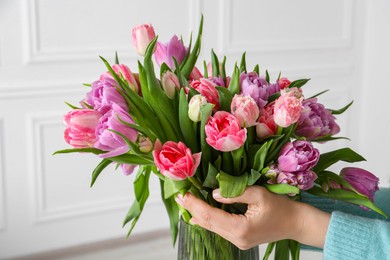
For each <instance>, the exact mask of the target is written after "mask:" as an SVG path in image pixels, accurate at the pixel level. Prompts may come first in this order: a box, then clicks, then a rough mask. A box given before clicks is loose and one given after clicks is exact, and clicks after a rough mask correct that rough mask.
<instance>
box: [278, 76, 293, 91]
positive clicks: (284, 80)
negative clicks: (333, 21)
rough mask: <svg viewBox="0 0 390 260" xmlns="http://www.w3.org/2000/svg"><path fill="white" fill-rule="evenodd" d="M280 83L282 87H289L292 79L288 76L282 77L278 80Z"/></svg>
mask: <svg viewBox="0 0 390 260" xmlns="http://www.w3.org/2000/svg"><path fill="white" fill-rule="evenodd" d="M278 84H279V87H280V89H285V88H288V86H290V84H291V81H289V80H288V79H287V78H280V79H279V80H278Z"/></svg>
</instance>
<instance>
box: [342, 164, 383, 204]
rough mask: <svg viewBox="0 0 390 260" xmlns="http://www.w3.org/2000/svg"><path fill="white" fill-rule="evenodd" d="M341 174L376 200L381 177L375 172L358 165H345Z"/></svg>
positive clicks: (371, 198) (358, 189)
mask: <svg viewBox="0 0 390 260" xmlns="http://www.w3.org/2000/svg"><path fill="white" fill-rule="evenodd" d="M340 176H341V177H342V178H343V179H344V180H346V181H347V182H348V183H349V184H351V186H352V187H353V188H354V189H356V190H357V191H358V192H359V193H361V194H363V195H365V196H367V197H368V198H369V199H370V200H372V201H374V194H375V192H376V191H377V190H378V189H379V187H378V183H379V179H378V177H376V176H375V175H374V174H372V173H371V172H369V171H366V170H364V169H361V168H357V167H345V168H343V169H342V170H341V173H340Z"/></svg>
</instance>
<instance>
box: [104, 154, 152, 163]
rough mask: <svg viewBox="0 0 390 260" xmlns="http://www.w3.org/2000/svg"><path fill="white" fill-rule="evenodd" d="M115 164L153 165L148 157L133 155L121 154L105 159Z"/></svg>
mask: <svg viewBox="0 0 390 260" xmlns="http://www.w3.org/2000/svg"><path fill="white" fill-rule="evenodd" d="M107 159H109V160H111V161H113V162H116V163H124V164H136V165H153V164H154V161H153V159H151V158H150V157H149V156H147V155H145V156H141V155H135V154H121V155H118V156H115V157H110V158H107Z"/></svg>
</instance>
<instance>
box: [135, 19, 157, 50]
mask: <svg viewBox="0 0 390 260" xmlns="http://www.w3.org/2000/svg"><path fill="white" fill-rule="evenodd" d="M131 36H132V40H133V45H134V48H135V50H136V51H137V53H138V54H139V55H141V56H145V52H146V48H147V47H148V45H149V43H150V42H151V41H152V40H153V39H154V38H155V37H156V34H155V32H154V28H153V26H152V25H151V24H142V25H137V26H135V27H134V28H133V30H132V34H131Z"/></svg>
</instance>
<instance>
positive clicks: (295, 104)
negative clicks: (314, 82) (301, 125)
mask: <svg viewBox="0 0 390 260" xmlns="http://www.w3.org/2000/svg"><path fill="white" fill-rule="evenodd" d="M302 101H303V96H302V93H301V92H300V90H299V89H298V88H291V89H283V90H282V91H281V96H280V97H279V98H278V99H277V100H276V102H275V107H274V120H275V123H276V124H277V125H279V126H281V127H288V126H290V125H291V124H294V123H296V122H297V121H298V119H299V116H300V114H301V110H302Z"/></svg>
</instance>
